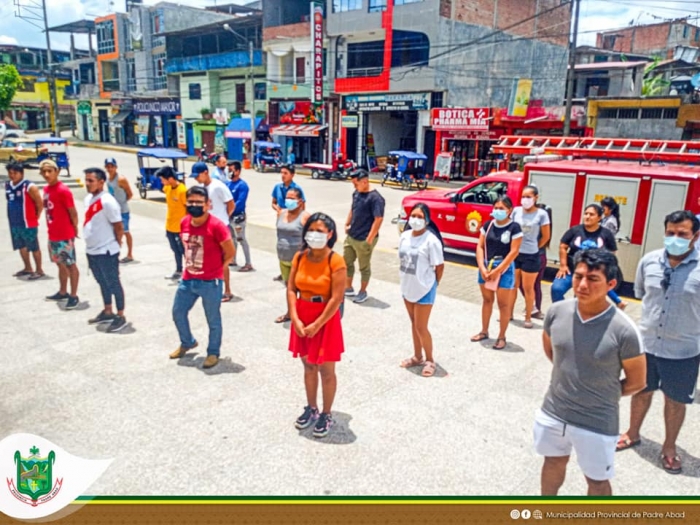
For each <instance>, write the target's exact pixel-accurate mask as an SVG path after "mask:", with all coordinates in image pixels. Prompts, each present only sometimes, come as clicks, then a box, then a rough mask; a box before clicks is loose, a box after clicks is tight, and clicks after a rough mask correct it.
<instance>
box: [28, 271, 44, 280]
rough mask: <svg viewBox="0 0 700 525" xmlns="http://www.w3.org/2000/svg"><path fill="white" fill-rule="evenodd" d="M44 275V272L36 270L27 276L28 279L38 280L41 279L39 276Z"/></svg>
mask: <svg viewBox="0 0 700 525" xmlns="http://www.w3.org/2000/svg"><path fill="white" fill-rule="evenodd" d="M45 275H46V274H45V273H44V272H41V273H36V272H35V273H33V274H31V275H30V276H29V280H30V281H38V280H39V279H41V278H42V277H44V276H45Z"/></svg>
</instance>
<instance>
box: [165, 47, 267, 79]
mask: <svg viewBox="0 0 700 525" xmlns="http://www.w3.org/2000/svg"><path fill="white" fill-rule="evenodd" d="M253 65H254V66H262V65H263V53H262V51H260V50H257V51H253ZM238 67H250V54H249V53H248V51H230V52H228V53H218V54H215V55H198V56H194V57H185V58H169V59H168V60H167V62H166V64H165V72H166V73H168V74H171V75H172V74H175V73H185V72H189V71H209V70H211V69H233V68H238Z"/></svg>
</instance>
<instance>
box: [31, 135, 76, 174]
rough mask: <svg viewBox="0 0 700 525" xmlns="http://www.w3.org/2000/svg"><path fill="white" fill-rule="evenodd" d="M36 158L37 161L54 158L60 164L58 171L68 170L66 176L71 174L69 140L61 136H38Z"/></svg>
mask: <svg viewBox="0 0 700 525" xmlns="http://www.w3.org/2000/svg"><path fill="white" fill-rule="evenodd" d="M34 142H35V144H36V158H37V162H38V163H41V161H43V160H47V159H49V160H52V161H54V162H55V163H56V165H57V166H58V171H59V172H60V171H61V170H66V176H67V177H69V176H70V160H69V158H68V141H67V140H66V139H63V138H60V137H41V138H37V139H36V140H35V141H34Z"/></svg>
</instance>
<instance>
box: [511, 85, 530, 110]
mask: <svg viewBox="0 0 700 525" xmlns="http://www.w3.org/2000/svg"><path fill="white" fill-rule="evenodd" d="M531 93H532V80H531V79H529V78H515V79H513V88H512V89H511V92H510V102H509V104H508V115H509V116H511V117H524V116H526V115H527V107H528V105H529V104H530V94H531Z"/></svg>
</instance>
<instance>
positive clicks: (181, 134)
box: [175, 120, 187, 149]
mask: <svg viewBox="0 0 700 525" xmlns="http://www.w3.org/2000/svg"><path fill="white" fill-rule="evenodd" d="M175 126H176V127H177V147H178V148H180V149H186V148H187V133H186V130H185V123H184V122H183V121H181V120H178V121H177V122H175Z"/></svg>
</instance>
